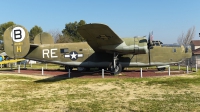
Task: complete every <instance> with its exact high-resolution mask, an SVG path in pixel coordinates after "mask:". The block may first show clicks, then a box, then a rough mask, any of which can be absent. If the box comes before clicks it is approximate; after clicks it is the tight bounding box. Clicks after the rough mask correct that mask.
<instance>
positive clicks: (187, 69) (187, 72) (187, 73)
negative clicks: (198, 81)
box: [187, 66, 188, 74]
mask: <svg viewBox="0 0 200 112" xmlns="http://www.w3.org/2000/svg"><path fill="white" fill-rule="evenodd" d="M187 74H188V66H187Z"/></svg>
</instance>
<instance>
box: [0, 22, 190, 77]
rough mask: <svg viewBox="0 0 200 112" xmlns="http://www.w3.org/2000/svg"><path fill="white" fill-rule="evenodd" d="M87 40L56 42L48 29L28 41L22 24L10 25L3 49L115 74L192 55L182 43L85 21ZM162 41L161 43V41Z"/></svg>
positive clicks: (10, 53)
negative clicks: (118, 31) (122, 33)
mask: <svg viewBox="0 0 200 112" xmlns="http://www.w3.org/2000/svg"><path fill="white" fill-rule="evenodd" d="M78 32H79V34H80V35H81V36H82V37H83V38H84V39H85V40H86V42H78V43H57V44H54V42H53V38H52V36H51V35H50V34H48V33H45V32H43V33H40V34H38V35H36V37H35V38H34V43H33V44H31V43H30V41H29V34H28V31H27V30H26V29H25V28H24V27H23V26H21V25H14V26H11V27H9V28H8V29H7V30H6V31H5V32H4V38H3V39H4V49H5V52H6V53H7V55H8V56H9V57H11V58H14V59H15V58H25V59H31V60H36V61H41V62H47V63H48V62H49V63H55V64H60V65H64V66H65V68H66V69H72V68H77V69H78V70H79V71H84V70H88V69H90V68H94V67H95V68H104V69H108V70H110V71H111V73H112V74H118V73H120V72H121V71H122V70H123V69H124V67H138V66H141V67H149V66H157V67H158V69H159V70H162V69H164V68H165V66H167V65H169V64H173V63H179V62H181V61H182V60H184V59H186V58H190V57H191V50H190V49H188V48H185V47H183V46H179V45H164V44H161V43H159V42H157V43H156V42H155V41H152V38H151V36H152V35H151V34H150V35H149V38H148V39H147V38H146V37H133V38H119V36H118V35H117V34H115V33H114V32H113V31H112V30H111V29H110V28H109V27H108V26H107V25H105V24H98V23H93V24H86V25H83V26H80V27H78ZM158 43H159V44H158Z"/></svg>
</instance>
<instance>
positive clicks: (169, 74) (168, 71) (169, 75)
mask: <svg viewBox="0 0 200 112" xmlns="http://www.w3.org/2000/svg"><path fill="white" fill-rule="evenodd" d="M168 70H169V71H168V72H169V76H170V75H171V74H170V66H169V69H168Z"/></svg>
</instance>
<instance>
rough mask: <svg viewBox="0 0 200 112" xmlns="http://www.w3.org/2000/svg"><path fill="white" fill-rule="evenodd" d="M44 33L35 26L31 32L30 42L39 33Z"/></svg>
mask: <svg viewBox="0 0 200 112" xmlns="http://www.w3.org/2000/svg"><path fill="white" fill-rule="evenodd" d="M42 32H43V30H42V28H41V27H39V26H37V25H35V26H34V27H33V28H32V29H31V30H30V32H29V36H30V41H33V40H34V38H35V36H36V35H37V34H39V33H42Z"/></svg>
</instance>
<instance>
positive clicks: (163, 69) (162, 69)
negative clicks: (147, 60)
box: [157, 67, 166, 71]
mask: <svg viewBox="0 0 200 112" xmlns="http://www.w3.org/2000/svg"><path fill="white" fill-rule="evenodd" d="M157 69H158V71H165V69H166V68H165V67H163V68H157Z"/></svg>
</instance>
